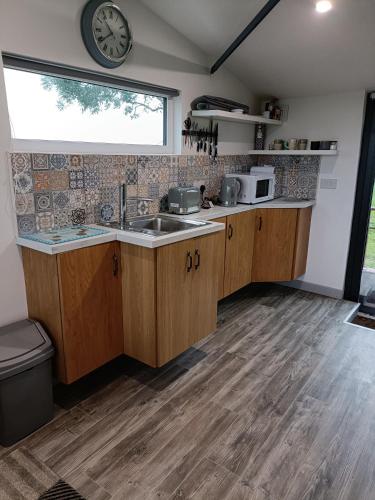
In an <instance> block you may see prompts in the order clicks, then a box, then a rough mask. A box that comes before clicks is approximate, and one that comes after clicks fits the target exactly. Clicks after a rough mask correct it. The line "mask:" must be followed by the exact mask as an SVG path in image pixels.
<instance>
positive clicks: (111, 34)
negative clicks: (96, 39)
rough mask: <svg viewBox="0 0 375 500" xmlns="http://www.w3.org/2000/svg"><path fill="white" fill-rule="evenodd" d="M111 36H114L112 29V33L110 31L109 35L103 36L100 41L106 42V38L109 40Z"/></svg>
mask: <svg viewBox="0 0 375 500" xmlns="http://www.w3.org/2000/svg"><path fill="white" fill-rule="evenodd" d="M110 36H113V33H112V31H111V33H108V35H107V36H105V37H104V38H102V39H101V40H100V41H101V42H104V40H107V38H109V37H110Z"/></svg>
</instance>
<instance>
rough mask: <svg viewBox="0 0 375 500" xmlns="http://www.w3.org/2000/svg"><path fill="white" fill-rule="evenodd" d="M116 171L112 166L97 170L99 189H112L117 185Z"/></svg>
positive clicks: (117, 176)
mask: <svg viewBox="0 0 375 500" xmlns="http://www.w3.org/2000/svg"><path fill="white" fill-rule="evenodd" d="M118 178H119V175H118V169H117V167H113V166H111V165H110V166H102V167H100V169H99V185H100V187H113V186H117V185H118Z"/></svg>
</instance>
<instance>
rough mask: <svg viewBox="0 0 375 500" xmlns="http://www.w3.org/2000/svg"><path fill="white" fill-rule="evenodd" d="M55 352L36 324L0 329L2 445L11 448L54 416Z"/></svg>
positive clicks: (18, 323) (14, 324)
mask: <svg viewBox="0 0 375 500" xmlns="http://www.w3.org/2000/svg"><path fill="white" fill-rule="evenodd" d="M53 354H54V349H53V346H52V343H51V341H50V339H49V338H48V336H47V334H46V332H45V331H44V329H43V327H42V326H41V325H40V323H38V322H37V321H31V320H28V319H26V320H23V321H18V322H17V323H13V324H11V325H7V326H4V327H1V328H0V444H1V445H2V446H10V445H12V444H14V443H16V442H17V441H18V440H20V439H22V438H24V437H25V436H27V435H28V434H30V433H32V432H33V431H35V430H36V429H37V428H38V427H40V426H42V425H43V424H45V423H46V422H48V421H49V420H51V419H52V417H53V397H52V370H51V358H52V356H53Z"/></svg>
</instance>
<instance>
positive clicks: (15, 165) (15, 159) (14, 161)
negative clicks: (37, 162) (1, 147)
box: [10, 153, 31, 175]
mask: <svg viewBox="0 0 375 500" xmlns="http://www.w3.org/2000/svg"><path fill="white" fill-rule="evenodd" d="M10 163H11V166H12V172H13V175H14V174H17V173H21V172H25V171H28V170H30V169H31V154H29V153H11V155H10Z"/></svg>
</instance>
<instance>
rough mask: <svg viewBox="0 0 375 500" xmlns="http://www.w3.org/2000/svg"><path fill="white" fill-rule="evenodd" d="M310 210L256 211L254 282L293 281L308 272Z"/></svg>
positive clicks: (268, 209) (273, 209)
mask: <svg viewBox="0 0 375 500" xmlns="http://www.w3.org/2000/svg"><path fill="white" fill-rule="evenodd" d="M311 211H312V209H311V207H308V208H300V209H295V208H291V209H288V208H280V209H278V208H272V209H271V208H266V209H258V210H257V211H256V222H255V241H254V254H253V269H252V282H267V281H269V282H272V281H290V280H293V279H295V278H297V277H298V276H301V275H302V274H304V273H305V271H306V259H307V250H308V244H309V234H310V221H311Z"/></svg>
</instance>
